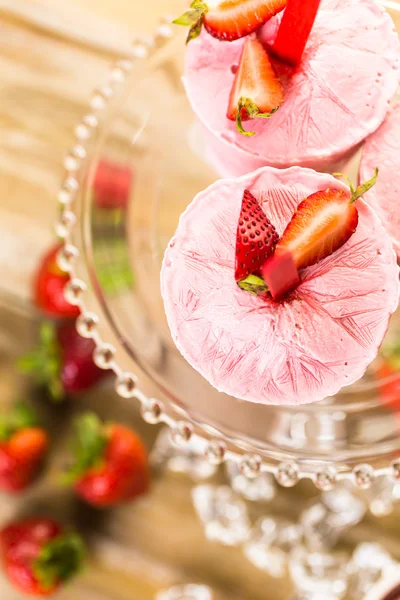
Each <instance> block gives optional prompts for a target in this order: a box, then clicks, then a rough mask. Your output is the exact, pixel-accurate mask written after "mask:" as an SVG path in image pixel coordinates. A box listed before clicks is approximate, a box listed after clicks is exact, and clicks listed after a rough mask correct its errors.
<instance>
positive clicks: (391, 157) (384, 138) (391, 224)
mask: <svg viewBox="0 0 400 600" xmlns="http://www.w3.org/2000/svg"><path fill="white" fill-rule="evenodd" d="M375 167H379V177H378V181H377V183H376V186H375V187H373V188H372V190H370V191H369V192H368V194H366V195H365V200H366V202H368V204H369V205H370V206H371V207H372V208H373V209H374V210H375V211H376V212H377V213H378V216H379V217H380V219H381V221H382V223H383V225H384V226H385V228H386V231H387V232H388V234H389V235H390V237H391V238H392V242H393V246H394V249H395V251H396V252H397V256H398V257H400V105H398V106H396V107H395V108H394V109H393V110H392V111H391V113H390V114H389V115H388V117H387V118H386V120H385V121H384V123H383V125H382V126H381V127H380V128H379V129H378V131H376V132H375V133H374V134H373V135H371V136H370V137H369V138H368V139H367V141H366V143H365V146H364V148H363V154H362V160H361V169H360V178H361V179H362V181H365V178H366V179H368V177H369V175H370V173H373V172H374V169H375Z"/></svg>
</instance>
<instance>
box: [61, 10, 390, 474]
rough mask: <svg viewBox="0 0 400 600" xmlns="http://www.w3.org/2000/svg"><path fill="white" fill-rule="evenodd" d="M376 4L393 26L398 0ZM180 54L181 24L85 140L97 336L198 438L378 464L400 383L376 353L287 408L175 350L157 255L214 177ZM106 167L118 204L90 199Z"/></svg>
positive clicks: (87, 266)
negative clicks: (307, 401)
mask: <svg viewBox="0 0 400 600" xmlns="http://www.w3.org/2000/svg"><path fill="white" fill-rule="evenodd" d="M385 4H386V6H387V10H388V11H389V12H390V14H391V15H392V16H393V18H394V19H395V21H396V25H397V26H398V30H399V31H400V10H399V8H398V6H397V3H394V2H390V3H389V2H387V3H385ZM183 60H184V34H181V33H180V31H178V32H177V34H176V35H174V36H173V37H172V39H171V40H169V41H168V42H166V43H163V44H160V47H159V48H157V49H155V50H153V51H152V53H151V57H150V58H148V59H144V60H140V61H137V62H135V63H134V66H133V69H132V70H131V71H130V73H129V76H128V78H127V80H126V82H125V84H124V85H121V86H119V87H118V88H117V92H116V93H115V95H114V97H113V99H112V100H111V101H110V103H109V108H108V110H107V112H106V114H105V116H104V118H103V120H102V124H101V127H100V128H99V133H98V136H97V137H96V139H94V140H93V141H92V142H91V144H90V145H89V153H88V161H87V168H86V170H85V173H84V177H83V180H82V183H83V184H84V185H83V186H82V188H83V191H82V193H81V194H80V195H79V197H78V199H77V203H76V211H77V215H78V219H79V228H76V229H75V230H74V233H73V243H74V244H75V245H76V246H77V247H78V248H79V250H80V252H81V255H82V256H83V259H84V260H83V261H79V264H78V265H77V275H78V276H79V277H81V278H82V279H83V280H84V281H85V282H86V283H87V284H88V287H89V291H88V294H87V295H86V297H85V302H86V303H87V307H88V308H89V309H93V310H94V312H96V313H97V314H99V315H100V334H101V337H102V339H103V340H105V341H107V342H110V343H112V344H113V345H114V346H115V347H116V349H117V362H118V364H119V366H120V367H121V368H122V369H123V370H125V371H129V372H133V373H137V374H139V375H140V376H141V378H142V379H141V381H142V387H143V386H144V389H145V391H146V392H148V393H149V394H151V395H154V396H157V397H158V398H161V399H163V400H164V402H165V404H166V408H167V411H168V412H169V413H170V414H172V415H173V416H174V417H176V416H177V415H182V416H184V417H185V418H188V419H189V420H190V421H192V422H193V423H194V424H195V426H196V428H197V430H198V431H200V432H201V433H202V434H203V435H206V436H207V435H213V434H218V435H221V436H223V437H224V438H225V439H226V440H227V441H228V443H232V444H234V446H235V447H236V448H237V447H240V448H243V449H244V450H251V451H256V452H258V453H260V454H261V455H263V457H264V458H267V459H269V460H271V461H281V460H285V459H287V458H294V459H296V460H298V461H299V462H300V463H302V464H306V465H307V466H308V467H309V468H313V465H314V464H319V465H320V464H321V463H325V462H326V463H328V462H334V463H336V464H337V466H338V468H339V470H340V469H347V468H349V466H352V465H354V464H356V463H360V462H371V463H373V464H374V465H375V466H378V465H380V464H383V465H387V464H388V461H390V459H391V457H393V456H394V455H395V454H396V452H397V451H398V450H399V447H400V444H399V425H400V420H399V419H400V415H398V414H397V410H398V407H396V403H395V402H392V401H391V402H390V403H389V404H388V395H390V394H391V393H392V390H393V389H394V385H392V384H394V383H396V382H397V384H398V385H399V389H400V376H399V373H398V372H396V371H393V373H392V374H391V375H389V378H388V379H385V380H383V379H382V378H381V377H382V369H381V367H382V365H383V359H382V357H378V359H377V360H376V361H375V363H374V364H373V365H371V368H370V369H369V370H368V372H367V373H366V374H365V377H364V378H363V379H362V380H361V381H359V382H358V383H357V384H356V385H353V386H351V387H348V388H345V389H343V390H342V392H341V393H340V394H339V395H338V396H337V397H335V398H327V399H325V400H324V401H322V402H320V403H317V404H312V405H309V406H303V407H300V408H290V407H273V406H264V405H256V404H251V403H248V402H243V401H240V400H238V399H235V398H233V397H229V396H226V395H224V394H221V393H219V392H217V391H216V390H215V389H213V388H212V387H211V386H210V384H209V383H208V382H207V381H206V380H204V379H203V378H202V377H201V376H200V375H199V374H198V373H197V372H196V371H195V370H193V369H192V367H190V366H189V364H188V363H187V362H186V361H185V360H184V358H183V357H182V356H181V355H180V353H179V352H178V350H177V349H176V347H175V344H174V342H173V340H172V339H171V336H170V333H169V329H168V325H167V321H166V317H165V314H164V307H163V301H162V298H161V293H160V269H161V263H162V259H163V254H164V250H165V248H166V246H167V244H168V242H169V240H170V238H171V237H172V235H173V234H174V232H175V229H176V227H177V223H178V220H179V216H180V214H181V213H182V212H183V211H184V209H185V208H186V207H187V206H188V204H189V203H190V202H191V201H192V199H193V198H194V196H195V195H196V194H197V193H198V192H199V191H201V190H203V189H204V188H206V187H207V186H208V185H210V184H211V183H213V182H214V181H215V180H216V179H217V178H218V175H217V173H216V172H215V171H214V170H213V168H212V167H211V166H210V165H209V164H208V163H207V160H206V158H205V156H204V152H203V142H202V136H201V132H200V130H199V128H198V126H197V124H196V121H195V117H194V115H193V113H192V111H191V108H190V106H189V103H188V101H187V99H186V96H185V92H184V89H183V85H182V81H181V75H182V72H183ZM357 160H358V157H354V160H353V161H352V164H351V165H350V168H349V173H350V174H351V173H353V175H354V173H355V172H356V171H355V168H356V167H357ZM104 164H106V165H108V167H106V170H107V168H109V167H110V165H111V171H108V172H109V173H112V169H117V170H118V169H119V168H123V169H124V170H125V179H126V181H128V180H129V181H130V183H126V184H124V185H125V187H126V189H125V191H124V193H122V196H123V195H124V194H125V196H126V198H125V200H126V202H125V201H123V202H122V203H120V206H119V207H104V206H103V205H102V203H101V202H99V201H98V196H99V191H98V190H99V185H100V186H101V184H99V179H101V173H102V172H103V171H104V168H105V167H104ZM115 172H117V171H115ZM126 173H129V176H128V175H126ZM108 177H109V178H111V179H112V175H108ZM116 177H117V176H116ZM130 177H131V179H130ZM112 185H114V186H116V184H115V183H114V184H112ZM128 188H129V190H128ZM399 331H400V314H399V313H398V314H397V315H394V316H393V318H392V321H391V326H390V330H389V332H388V334H387V339H386V342H385V343H387V344H392V343H395V342H396V340H398V339H399ZM199 350H200V349H199ZM389 383H390V384H391V385H390V386H389ZM384 392H386V393H384ZM399 395H400V394H399ZM398 404H399V406H400V401H399V402H398Z"/></svg>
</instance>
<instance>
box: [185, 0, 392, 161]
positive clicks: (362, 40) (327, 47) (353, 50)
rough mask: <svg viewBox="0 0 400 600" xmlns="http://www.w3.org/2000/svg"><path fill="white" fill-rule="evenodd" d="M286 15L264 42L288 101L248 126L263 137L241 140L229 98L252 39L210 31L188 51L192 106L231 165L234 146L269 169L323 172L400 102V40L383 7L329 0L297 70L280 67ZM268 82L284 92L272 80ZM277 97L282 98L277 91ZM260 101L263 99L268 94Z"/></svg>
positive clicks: (267, 29) (274, 21)
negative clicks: (227, 38)
mask: <svg viewBox="0 0 400 600" xmlns="http://www.w3.org/2000/svg"><path fill="white" fill-rule="evenodd" d="M288 6H289V5H288ZM286 11H288V8H286ZM282 15H283V18H285V17H284V15H285V12H283V13H282V12H281V13H279V14H278V15H276V16H273V17H272V18H271V19H270V20H269V21H267V22H266V24H265V25H264V26H263V28H261V29H259V30H258V31H257V36H258V38H259V39H260V40H261V42H262V43H263V45H264V47H265V49H266V50H267V51H268V54H269V59H270V60H271V61H272V63H273V66H274V67H275V69H276V70H277V73H278V75H279V78H280V81H281V84H282V87H283V95H284V100H283V103H281V101H278V102H275V104H281V105H280V106H279V110H277V111H276V112H275V111H274V113H273V114H272V115H271V118H268V119H267V118H255V119H253V120H252V121H251V122H249V124H246V127H247V129H250V130H252V131H253V132H255V133H256V135H255V136H253V137H245V136H243V135H240V133H239V132H238V130H237V127H236V124H235V122H234V120H229V118H227V111H228V113H229V110H228V103H229V95H230V92H231V89H232V86H233V84H234V80H235V74H236V70H237V68H238V65H239V63H240V60H241V55H242V51H243V47H244V45H245V44H248V40H249V38H248V37H247V38H243V37H242V38H241V39H238V40H235V41H233V42H229V43H227V42H224V41H222V42H221V41H220V40H218V39H216V38H215V37H213V36H212V35H210V34H209V33H208V32H207V31H205V30H203V31H202V33H201V35H200V37H198V38H197V39H194V40H192V41H191V42H190V43H189V44H188V49H187V55H186V68H185V75H184V84H185V88H186V91H187V94H188V98H189V100H190V103H191V105H192V108H193V110H194V112H195V113H196V115H197V116H198V117H199V119H200V120H201V122H202V123H203V124H204V125H205V126H206V127H207V128H208V129H209V130H210V131H212V132H213V133H214V134H215V135H216V136H217V137H218V138H219V139H220V140H223V141H225V142H226V144H227V153H226V161H227V162H228V164H229V146H234V147H235V148H236V149H237V148H239V149H241V150H243V151H244V152H246V153H249V154H251V155H254V157H259V158H261V159H263V161H265V162H264V164H266V165H268V164H270V165H275V166H290V165H293V164H301V165H304V166H310V165H312V164H316V161H319V162H321V164H322V161H323V160H326V159H327V158H328V157H333V156H336V155H338V156H339V155H342V154H343V153H344V152H347V151H349V150H351V149H352V148H354V146H356V145H357V144H359V143H361V142H362V140H363V139H364V138H365V137H366V136H367V135H369V134H370V133H372V132H373V131H374V130H375V129H377V127H378V126H379V125H380V124H381V123H382V121H383V119H384V118H385V115H386V113H387V110H388V103H389V102H390V101H391V100H392V98H393V97H394V95H395V92H396V89H397V86H398V82H399V67H400V49H399V48H400V47H399V40H398V37H397V34H396V32H395V30H394V25H393V22H392V20H391V18H390V16H389V14H388V13H387V12H386V11H385V10H384V9H383V8H382V7H381V6H379V4H378V3H377V2H375V0H321V4H320V7H319V11H318V14H317V15H316V20H315V23H314V25H313V28H312V31H311V34H310V37H309V39H308V42H307V46H306V48H305V51H304V54H303V56H302V59H301V62H300V64H299V65H298V66H297V67H292V66H290V65H288V64H286V63H285V62H283V61H280V60H278V59H276V57H275V55H274V52H273V51H272V48H273V44H274V41H275V38H276V35H277V31H278V28H279V24H280V22H281V21H282ZM253 35H254V36H255V35H256V34H253ZM265 60H267V59H265ZM247 68H249V67H247ZM260 69H261V68H260ZM262 77H264V73H262V74H261V75H260V78H262ZM265 77H266V78H269V85H270V87H271V86H272V85H275V87H276V83H275V82H274V81H273V79H271V78H272V75H267V74H265ZM273 92H274V96H275V97H278V96H277V93H276V89H275V88H273ZM255 93H256V96H257V93H258V95H261V96H262V95H263V88H261V89H259V90H256V91H255ZM264 96H265V92H264ZM253 99H254V100H256V99H257V98H253ZM236 100H237V99H236ZM260 107H261V104H260ZM266 107H267V108H268V103H267V105H266ZM261 108H264V107H261ZM264 110H265V108H264Z"/></svg>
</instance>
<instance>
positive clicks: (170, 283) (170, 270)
mask: <svg viewBox="0 0 400 600" xmlns="http://www.w3.org/2000/svg"><path fill="white" fill-rule="evenodd" d="M329 186H330V187H332V186H336V187H337V188H341V189H344V187H345V186H344V185H343V184H342V183H340V182H338V181H336V180H335V179H334V178H333V177H331V176H329V175H323V174H318V173H316V172H315V171H312V170H309V169H301V168H299V167H293V168H291V169H288V170H276V169H272V168H268V167H266V168H263V169H260V170H259V171H257V172H255V173H252V174H249V175H247V176H244V177H241V178H239V179H235V180H233V179H232V180H220V181H218V182H216V183H215V184H214V185H212V186H211V187H210V188H208V189H207V190H205V191H203V192H201V193H200V194H198V196H197V197H196V198H195V199H194V200H193V202H192V203H191V204H190V205H189V207H188V208H187V210H186V211H185V213H184V214H183V215H182V216H181V219H180V222H179V226H178V230H177V232H176V235H175V237H174V238H173V239H172V241H171V243H170V245H169V247H168V248H167V250H166V253H165V257H164V263H163V267H162V272H161V289H162V294H163V298H164V303H165V310H166V315H167V319H168V323H169V326H170V330H171V334H172V338H173V340H174V342H175V344H176V345H177V347H178V349H179V350H180V352H181V353H182V355H183V356H184V357H185V358H186V360H187V361H188V362H189V363H190V364H191V365H192V366H193V367H194V368H195V369H196V370H197V371H199V372H200V373H201V374H202V375H203V376H204V377H205V378H206V379H207V380H208V381H209V382H210V383H211V384H212V385H213V386H214V387H216V388H217V389H218V390H220V391H222V392H225V393H228V394H230V395H232V396H235V397H237V398H241V399H243V400H248V401H251V402H258V403H264V404H281V405H291V404H292V405H295V404H305V403H310V402H315V401H318V400H322V399H323V398H324V397H326V396H331V395H334V394H336V393H337V392H338V391H339V390H340V389H341V388H342V386H345V385H348V384H351V383H353V382H355V381H356V380H358V379H359V378H360V377H361V376H362V375H363V374H364V372H365V369H366V368H367V366H368V364H369V363H370V362H371V361H372V360H373V359H374V358H375V356H376V354H377V350H378V347H379V346H380V344H381V342H382V339H383V337H384V335H385V332H386V329H387V326H388V322H389V317H390V315H391V313H392V312H393V311H394V310H395V309H396V308H397V305H398V299H399V269H398V266H397V263H396V256H395V253H394V251H393V247H392V244H391V241H390V239H389V237H388V236H387V234H386V232H385V231H384V229H383V227H382V225H381V223H380V221H379V219H378V217H377V216H376V214H375V213H374V212H373V211H372V210H371V209H370V208H369V207H368V206H367V205H366V204H365V203H364V202H363V201H362V200H359V201H358V202H359V205H358V209H359V213H360V223H359V227H358V229H357V231H356V233H355V234H354V235H353V237H352V238H351V239H350V241H349V242H347V243H346V244H345V245H344V246H343V247H342V248H341V249H340V250H339V251H337V252H336V253H335V254H334V255H332V256H330V257H329V258H327V259H325V260H323V261H322V262H321V263H320V264H318V265H316V266H313V267H310V268H308V269H306V270H305V271H304V272H303V281H302V283H301V284H300V286H299V287H298V288H297V289H296V290H295V291H294V292H293V293H292V294H291V295H290V296H289V297H288V299H287V300H285V301H283V302H280V303H274V302H272V300H264V299H261V298H258V297H256V296H253V295H251V294H249V293H247V292H244V291H242V290H240V289H239V288H238V287H237V285H236V283H235V279H234V272H235V271H234V270H235V241H236V228H237V223H238V218H239V213H240V208H241V203H242V196H243V192H244V190H245V189H249V190H250V191H251V192H252V193H253V194H255V195H256V197H258V199H259V200H260V201H262V203H263V208H264V210H265V212H266V214H267V216H268V217H269V218H270V219H271V221H272V222H273V223H274V224H275V226H276V228H277V230H278V232H279V233H280V234H281V233H282V232H283V230H284V228H285V226H286V224H287V223H288V221H289V219H290V218H291V216H292V214H293V211H294V210H295V208H296V207H297V205H298V204H299V203H300V201H301V200H302V199H303V198H304V197H306V196H308V195H310V194H311V193H313V192H315V191H317V190H320V189H325V188H327V187H329Z"/></svg>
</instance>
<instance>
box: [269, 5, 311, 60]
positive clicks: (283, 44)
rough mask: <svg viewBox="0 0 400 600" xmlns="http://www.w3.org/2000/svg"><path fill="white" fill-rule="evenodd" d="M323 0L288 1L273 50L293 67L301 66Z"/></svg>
mask: <svg viewBox="0 0 400 600" xmlns="http://www.w3.org/2000/svg"><path fill="white" fill-rule="evenodd" d="M320 2H321V0H306V1H305V0H288V2H287V7H286V10H285V12H284V15H283V17H282V21H281V24H280V27H279V30H278V34H277V36H276V40H275V43H274V46H273V50H274V52H275V54H276V55H277V56H279V58H280V59H282V60H284V61H286V62H288V63H289V64H291V65H294V66H297V65H298V64H300V61H301V57H302V56H303V52H304V50H305V47H306V45H307V42H308V38H309V37H310V33H311V30H312V28H313V25H314V21H315V18H316V16H317V12H318V8H319V5H320Z"/></svg>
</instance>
